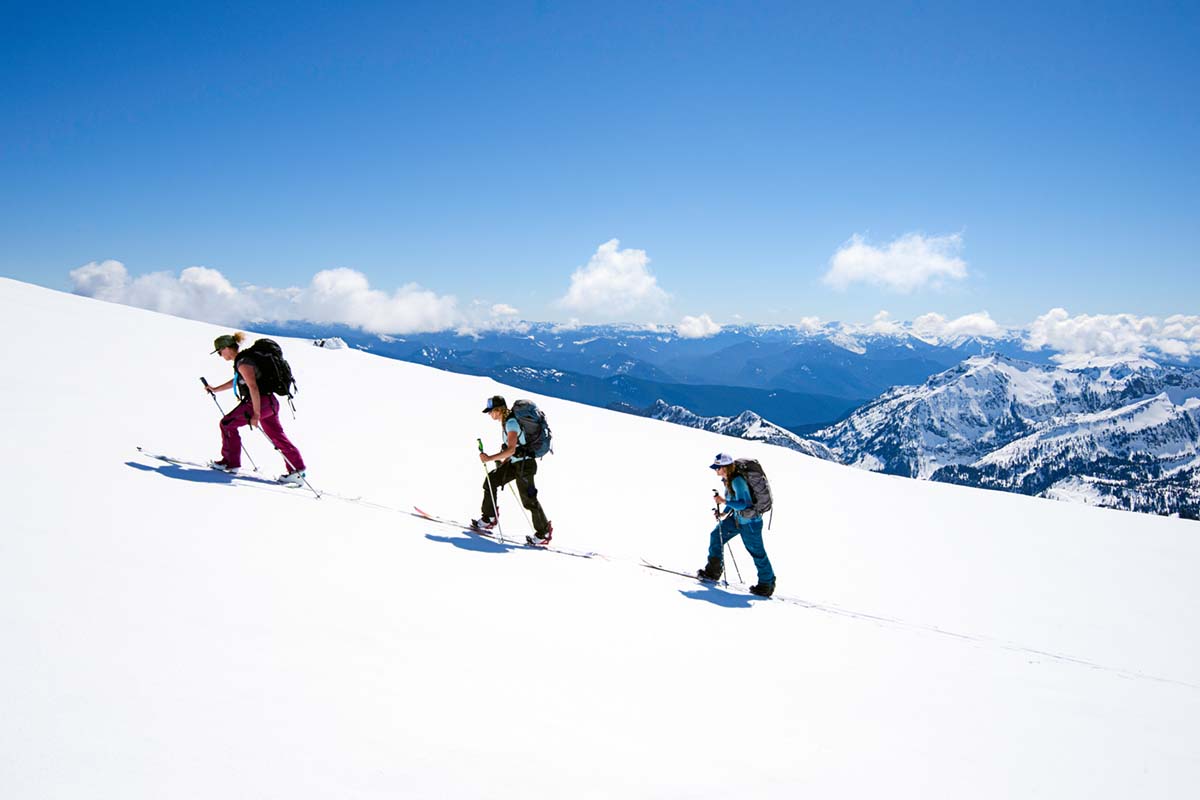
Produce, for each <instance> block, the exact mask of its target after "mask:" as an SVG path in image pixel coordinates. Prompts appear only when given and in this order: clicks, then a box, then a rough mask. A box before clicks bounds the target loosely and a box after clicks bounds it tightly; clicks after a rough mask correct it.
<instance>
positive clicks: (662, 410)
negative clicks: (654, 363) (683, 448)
mask: <svg viewBox="0 0 1200 800" xmlns="http://www.w3.org/2000/svg"><path fill="white" fill-rule="evenodd" d="M639 413H640V414H641V415H642V416H646V417H651V418H653V419H661V420H663V421H665V422H673V423H675V424H676V425H684V426H687V427H689V428H698V429H700V430H705V431H712V432H713V433H719V434H722V435H723V436H736V437H738V438H739V439H747V440H750V441H756V442H766V443H767V444H773V445H777V446H779V447H786V448H788V449H789V450H795V451H796V452H798V453H804V454H805V455H809V456H813V457H814V458H822V459H825V460H826V461H833V460H835V459H834V457H833V454H832V453H831V452H830V451H829V448H828V447H826V446H825V445H823V444H821V443H820V442H816V441H812V440H810V439H804V438H801V437H799V436H797V435H796V434H794V433H792V432H791V431H789V430H785V429H783V428H781V427H779V426H778V425H776V424H775V423H773V422H769V421H768V420H765V419H763V418H762V417H760V416H759V415H758V414H755V413H754V412H753V411H743V412H742V413H741V414H738V415H737V416H735V417H702V416H700V415H698V414H694V413H692V412H691V411H688V410H687V409H686V408H684V407H683V406H673V405H669V404H667V403H664V402H663V401H662V400H659V401H658V402H657V403H655V404H654V405H653V406H651V407H650V408H648V409H645V410H644V411H641V412H639Z"/></svg>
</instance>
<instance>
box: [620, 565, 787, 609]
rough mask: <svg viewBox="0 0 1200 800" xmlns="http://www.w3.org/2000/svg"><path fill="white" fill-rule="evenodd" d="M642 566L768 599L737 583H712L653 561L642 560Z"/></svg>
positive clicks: (706, 584) (718, 581)
mask: <svg viewBox="0 0 1200 800" xmlns="http://www.w3.org/2000/svg"><path fill="white" fill-rule="evenodd" d="M642 566H643V567H645V568H647V569H653V570H658V571H659V572H668V573H670V574H672V575H679V576H680V577H682V578H691V579H692V580H694V581H696V582H697V583H700V584H703V585H705V586H714V587H716V588H719V589H725V590H726V591H734V592H737V593H738V594H746V595H749V596H750V597H759V598H761V599H763V600H769V599H770V598H769V597H763V596H762V595H758V594H754V593H753V592H751V591H749V590H748V589H747V588H746V587H745V586H742V585H741V584H738V583H725V582H724V581H722V580H720V579H717V580H715V581H714V580H711V579H709V578H701V577H700V576H699V575H697V574H696V573H694V572H683V571H681V570H677V569H671V568H670V567H664V566H663V565H662V564H655V563H654V562H653V561H647V560H646V559H644V558H643V559H642Z"/></svg>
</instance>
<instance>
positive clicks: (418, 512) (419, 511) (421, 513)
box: [412, 506, 471, 528]
mask: <svg viewBox="0 0 1200 800" xmlns="http://www.w3.org/2000/svg"><path fill="white" fill-rule="evenodd" d="M412 510H413V511H415V512H416V514H414V515H413V516H417V517H420V518H422V519H427V520H429V521H430V522H436V523H438V524H439V525H449V526H450V527H451V528H470V527H471V523H469V522H459V521H458V520H456V519H446V518H445V517H439V516H438V515H437V514H430V513H429V512H428V511H424V510H422V509H420V508H417V507H416V506H413V507H412Z"/></svg>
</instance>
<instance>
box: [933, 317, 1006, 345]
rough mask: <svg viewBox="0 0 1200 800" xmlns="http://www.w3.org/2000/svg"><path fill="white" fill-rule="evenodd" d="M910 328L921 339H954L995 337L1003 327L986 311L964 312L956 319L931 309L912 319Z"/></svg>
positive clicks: (1002, 330)
mask: <svg viewBox="0 0 1200 800" xmlns="http://www.w3.org/2000/svg"><path fill="white" fill-rule="evenodd" d="M912 330H913V333H915V334H916V335H917V336H919V337H921V338H922V339H954V338H957V337H959V336H987V337H992V338H996V337H999V336H1002V335H1004V328H1003V327H1002V326H1000V325H999V324H998V323H997V322H996V321H995V320H994V319H992V317H991V315H990V314H988V312H986V311H977V312H975V313H974V314H964V315H963V316H961V317H959V318H958V319H946V318H945V317H943V316H942V315H941V314H937V313H934V312H932V311H931V312H930V313H928V314H922V315H921V316H919V317H917V318H916V319H914V320H913V323H912Z"/></svg>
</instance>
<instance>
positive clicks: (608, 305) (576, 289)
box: [558, 239, 670, 319]
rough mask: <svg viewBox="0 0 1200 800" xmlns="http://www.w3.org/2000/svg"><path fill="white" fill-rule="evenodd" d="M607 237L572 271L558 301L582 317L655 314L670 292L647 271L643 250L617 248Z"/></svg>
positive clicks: (616, 244)
mask: <svg viewBox="0 0 1200 800" xmlns="http://www.w3.org/2000/svg"><path fill="white" fill-rule="evenodd" d="M620 246H621V243H620V242H619V241H618V240H617V239H610V240H609V241H607V242H605V243H604V244H602V245H600V247H598V248H597V249H596V252H595V254H594V255H593V256H592V257H591V259H590V260H589V261H588V263H587V264H586V265H585V266H582V267H580V268H578V269H577V270H575V272H574V274H572V275H571V286H570V287H569V288H568V289H567V293H566V295H564V296H563V297H562V298H560V299H559V301H558V304H559V305H560V306H562V307H563V308H565V309H567V310H568V311H572V312H575V313H577V314H579V315H580V316H581V317H590V318H593V319H614V318H616V317H619V316H622V315H628V314H631V313H635V312H637V313H644V314H648V315H650V316H657V315H660V314H662V313H663V311H664V309H665V307H666V304H667V301H668V300H669V299H670V296H669V295H668V294H667V293H666V292H665V291H663V290H662V288H661V287H660V286H659V285H658V279H657V278H655V277H654V276H653V275H651V274H650V270H649V269H648V268H647V265H648V264H649V263H650V259H649V258H648V257H647V256H646V251H645V250H633V249H626V250H621V249H619V248H620Z"/></svg>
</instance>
